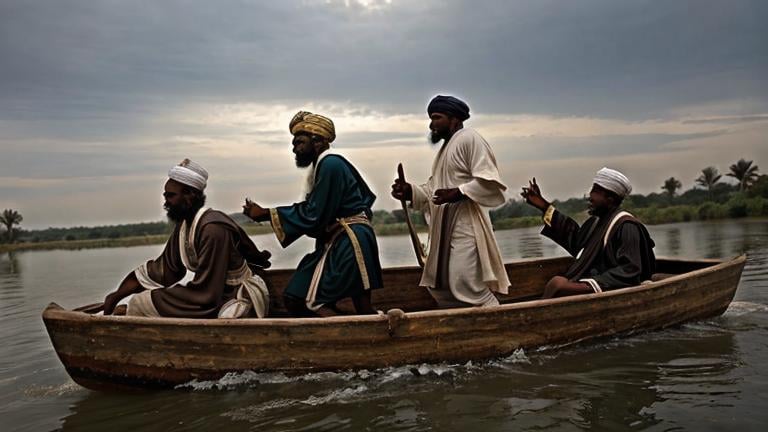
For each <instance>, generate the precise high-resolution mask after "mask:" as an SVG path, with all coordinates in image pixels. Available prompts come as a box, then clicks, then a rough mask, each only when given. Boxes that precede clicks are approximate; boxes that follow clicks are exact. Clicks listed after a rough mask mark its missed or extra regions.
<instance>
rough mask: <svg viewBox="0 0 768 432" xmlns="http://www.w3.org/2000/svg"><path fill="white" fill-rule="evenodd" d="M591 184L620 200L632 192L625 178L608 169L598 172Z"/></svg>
mask: <svg viewBox="0 0 768 432" xmlns="http://www.w3.org/2000/svg"><path fill="white" fill-rule="evenodd" d="M592 183H594V184H596V185H598V186H600V187H602V188H603V189H607V190H609V191H611V192H613V193H615V194H616V195H618V196H620V197H622V198H624V197H626V196H627V195H629V194H630V192H632V185H631V184H630V183H629V179H628V178H627V176H625V175H624V174H622V173H620V172H618V171H616V170H613V169H610V168H603V169H601V170H600V171H598V172H597V175H595V179H594V180H593V181H592Z"/></svg>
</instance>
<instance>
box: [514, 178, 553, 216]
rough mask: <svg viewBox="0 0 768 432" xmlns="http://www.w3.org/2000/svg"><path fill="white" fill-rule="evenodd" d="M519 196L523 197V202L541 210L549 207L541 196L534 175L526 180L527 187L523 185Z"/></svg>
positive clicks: (547, 202)
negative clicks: (531, 178)
mask: <svg viewBox="0 0 768 432" xmlns="http://www.w3.org/2000/svg"><path fill="white" fill-rule="evenodd" d="M520 196H521V197H523V199H525V202H527V203H528V204H530V205H532V206H533V207H536V208H537V209H539V210H541V211H546V210H547V208H549V201H547V200H545V199H544V197H543V196H541V189H539V185H538V184H536V177H534V178H533V180H530V181H528V187H523V191H522V192H520Z"/></svg>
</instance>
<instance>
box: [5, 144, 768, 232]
mask: <svg viewBox="0 0 768 432" xmlns="http://www.w3.org/2000/svg"><path fill="white" fill-rule="evenodd" d="M758 171H759V170H758V167H757V165H754V164H753V163H752V161H747V160H745V159H740V160H739V161H738V162H736V163H734V164H732V165H731V166H730V167H729V172H728V173H726V174H725V176H727V177H732V178H734V179H735V180H736V182H737V183H736V184H735V185H734V184H728V183H724V182H722V181H721V180H722V177H723V175H722V174H720V172H719V171H718V169H717V168H716V167H713V166H709V167H706V168H703V169H702V170H701V175H699V176H698V177H697V178H696V179H694V180H693V187H691V188H690V189H688V190H686V191H684V192H682V193H681V192H680V191H681V190H682V189H683V182H682V181H681V180H679V179H676V178H674V177H670V178H668V179H666V180H664V182H663V183H662V185H661V188H660V190H661V192H658V193H656V192H654V193H650V194H647V195H641V194H633V195H630V196H629V197H627V198H626V199H625V200H624V204H623V207H624V208H626V209H627V210H629V211H631V212H633V213H634V214H635V215H636V216H638V217H639V218H640V219H641V220H643V221H644V222H646V223H651V224H654V223H665V222H683V221H690V220H707V219H723V218H737V217H746V216H768V176H767V175H760V174H759V172H758ZM553 204H554V205H555V207H557V208H558V209H559V210H560V211H562V212H564V213H565V214H569V215H572V216H577V218H578V216H579V215H582V216H584V213H585V211H586V209H587V200H586V194H585V195H584V196H582V197H580V198H570V199H567V200H563V201H561V200H555V201H554V202H553ZM409 214H410V217H411V221H412V222H413V223H414V225H416V226H417V227H424V226H425V225H426V221H425V219H424V215H423V213H421V212H419V211H413V210H409ZM231 216H232V217H233V218H234V219H235V220H236V221H237V222H238V223H240V224H245V223H247V221H248V220H247V218H246V217H245V216H243V215H241V214H239V213H238V214H232V215H231ZM490 216H491V221H492V222H493V225H494V227H495V228H496V229H505V228H515V227H521V226H530V225H537V224H540V223H541V212H539V211H538V210H536V209H534V208H533V207H531V206H529V205H528V204H526V203H525V202H524V201H522V200H518V199H510V200H508V201H507V202H506V203H504V205H502V206H500V207H498V208H496V209H493V210H491V212H490ZM22 221H23V217H22V215H21V214H20V213H19V212H18V211H16V210H12V209H5V210H4V211H3V212H2V213H1V214H0V225H2V226H3V227H4V229H5V233H4V234H5V235H0V243H7V242H10V243H13V242H14V241H19V242H30V243H38V242H50V241H62V240H63V241H74V240H95V239H118V238H125V237H141V236H152V235H169V234H170V233H171V231H172V230H173V226H172V225H171V224H169V223H168V222H165V221H160V222H144V223H136V224H125V225H107V226H97V227H74V228H47V229H44V230H33V231H27V230H23V229H20V228H16V227H14V226H15V225H19V224H20V223H21V222H22ZM373 224H374V225H375V226H376V227H377V230H378V231H379V232H381V233H382V234H387V233H397V232H402V229H404V227H405V226H406V215H405V212H404V211H403V210H402V209H396V210H392V211H387V210H375V211H374V212H373Z"/></svg>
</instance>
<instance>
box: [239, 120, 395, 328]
mask: <svg viewBox="0 0 768 432" xmlns="http://www.w3.org/2000/svg"><path fill="white" fill-rule="evenodd" d="M290 131H291V134H293V135H294V138H293V142H292V144H293V153H294V154H295V155H296V166H298V167H309V173H308V176H307V185H306V187H307V194H306V199H305V200H304V201H302V202H300V203H296V204H293V205H290V206H281V207H275V208H270V209H267V208H262V207H261V206H259V205H258V204H256V203H253V202H251V201H246V204H245V205H244V206H243V213H245V214H246V215H247V216H249V217H250V218H251V219H253V220H255V221H267V220H268V221H270V222H271V224H272V229H273V231H274V232H275V236H276V237H277V240H278V241H279V242H280V244H281V245H282V246H283V247H287V246H288V245H290V244H291V243H293V242H294V241H296V239H298V238H299V237H301V236H303V235H306V236H309V237H312V238H314V239H316V241H315V250H314V251H313V252H312V253H310V254H308V255H306V256H305V257H304V258H303V259H302V260H301V262H300V263H299V266H298V268H297V269H296V272H295V273H294V275H293V277H292V278H291V280H290V282H289V283H288V286H287V287H286V289H285V292H284V297H283V300H284V301H285V306H286V308H287V309H288V312H289V313H290V314H291V315H293V316H314V315H316V314H317V315H321V316H322V315H328V314H331V313H332V310H333V308H334V306H335V304H336V302H337V301H338V300H341V299H343V298H347V297H351V298H352V301H353V303H354V305H355V310H356V311H357V313H359V314H371V313H375V310H374V309H373V307H372V306H371V289H376V288H380V287H382V278H381V264H380V263H379V251H378V245H377V244H376V235H375V233H374V231H373V227H372V226H371V224H370V219H371V215H372V212H371V206H372V205H373V202H374V201H375V200H376V196H375V195H374V194H373V193H372V192H371V190H370V188H369V187H368V185H367V184H366V183H365V180H363V178H362V177H361V176H360V173H359V172H358V171H357V169H355V167H354V166H353V165H352V164H351V163H350V162H349V161H348V160H346V159H345V158H344V157H342V156H341V155H339V154H336V153H334V152H333V151H331V150H330V143H331V142H333V140H334V139H335V138H336V133H335V128H334V125H333V122H332V121H331V120H330V119H328V118H326V117H323V116H320V115H317V114H312V113H309V112H306V111H300V112H299V113H297V114H296V115H295V116H294V118H293V119H292V120H291V123H290Z"/></svg>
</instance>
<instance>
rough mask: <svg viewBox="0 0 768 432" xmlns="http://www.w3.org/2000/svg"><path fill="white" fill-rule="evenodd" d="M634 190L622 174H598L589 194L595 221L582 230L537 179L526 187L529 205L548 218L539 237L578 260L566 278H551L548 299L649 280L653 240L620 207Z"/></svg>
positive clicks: (608, 171) (605, 170)
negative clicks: (544, 192) (550, 199)
mask: <svg viewBox="0 0 768 432" xmlns="http://www.w3.org/2000/svg"><path fill="white" fill-rule="evenodd" d="M631 191H632V185H631V184H630V183H629V179H627V177H626V176H625V175H624V174H622V173H620V172H618V171H616V170H612V169H609V168H603V169H601V170H600V171H598V172H597V175H596V176H595V179H594V181H593V185H592V190H591V191H590V192H589V214H590V215H591V217H590V218H589V219H587V221H586V222H584V224H583V225H581V226H579V224H578V223H576V221H574V220H573V219H571V218H569V217H568V216H566V215H564V214H562V213H560V212H559V211H558V210H557V209H555V207H554V206H553V205H551V204H550V203H549V202H548V201H547V200H545V199H544V198H543V197H542V195H541V190H540V189H539V186H538V184H536V179H535V178H534V179H533V180H532V181H530V182H528V187H524V188H523V192H522V193H521V195H522V197H523V198H525V200H526V202H527V203H528V204H530V205H532V206H533V207H536V208H537V209H539V210H541V211H542V212H543V213H544V217H543V218H544V224H545V226H544V229H543V230H542V231H541V233H542V234H543V235H545V236H546V237H549V238H550V239H552V240H554V241H555V242H556V243H557V244H559V245H560V246H562V247H563V248H565V250H567V251H568V253H570V254H571V255H572V256H574V257H576V261H575V262H574V263H573V264H572V265H571V267H570V268H569V269H568V270H567V271H566V272H565V274H564V275H563V276H555V277H553V278H552V279H550V281H549V282H548V283H547V286H546V287H545V289H544V297H545V298H548V297H560V296H567V295H574V294H587V293H593V292H602V291H606V290H612V289H617V288H624V287H628V286H633V285H639V284H640V283H641V282H643V281H645V280H649V279H650V278H651V275H652V274H653V273H654V271H655V266H656V258H655V256H654V254H653V247H654V243H653V240H651V237H650V235H649V234H648V230H647V229H646V228H645V226H644V225H643V224H642V223H641V222H640V221H638V220H637V219H636V218H635V217H634V216H632V215H631V214H629V213H628V212H626V211H623V210H622V209H621V208H620V206H621V203H622V201H623V200H624V198H625V197H626V196H627V195H629V193H630V192H631Z"/></svg>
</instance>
